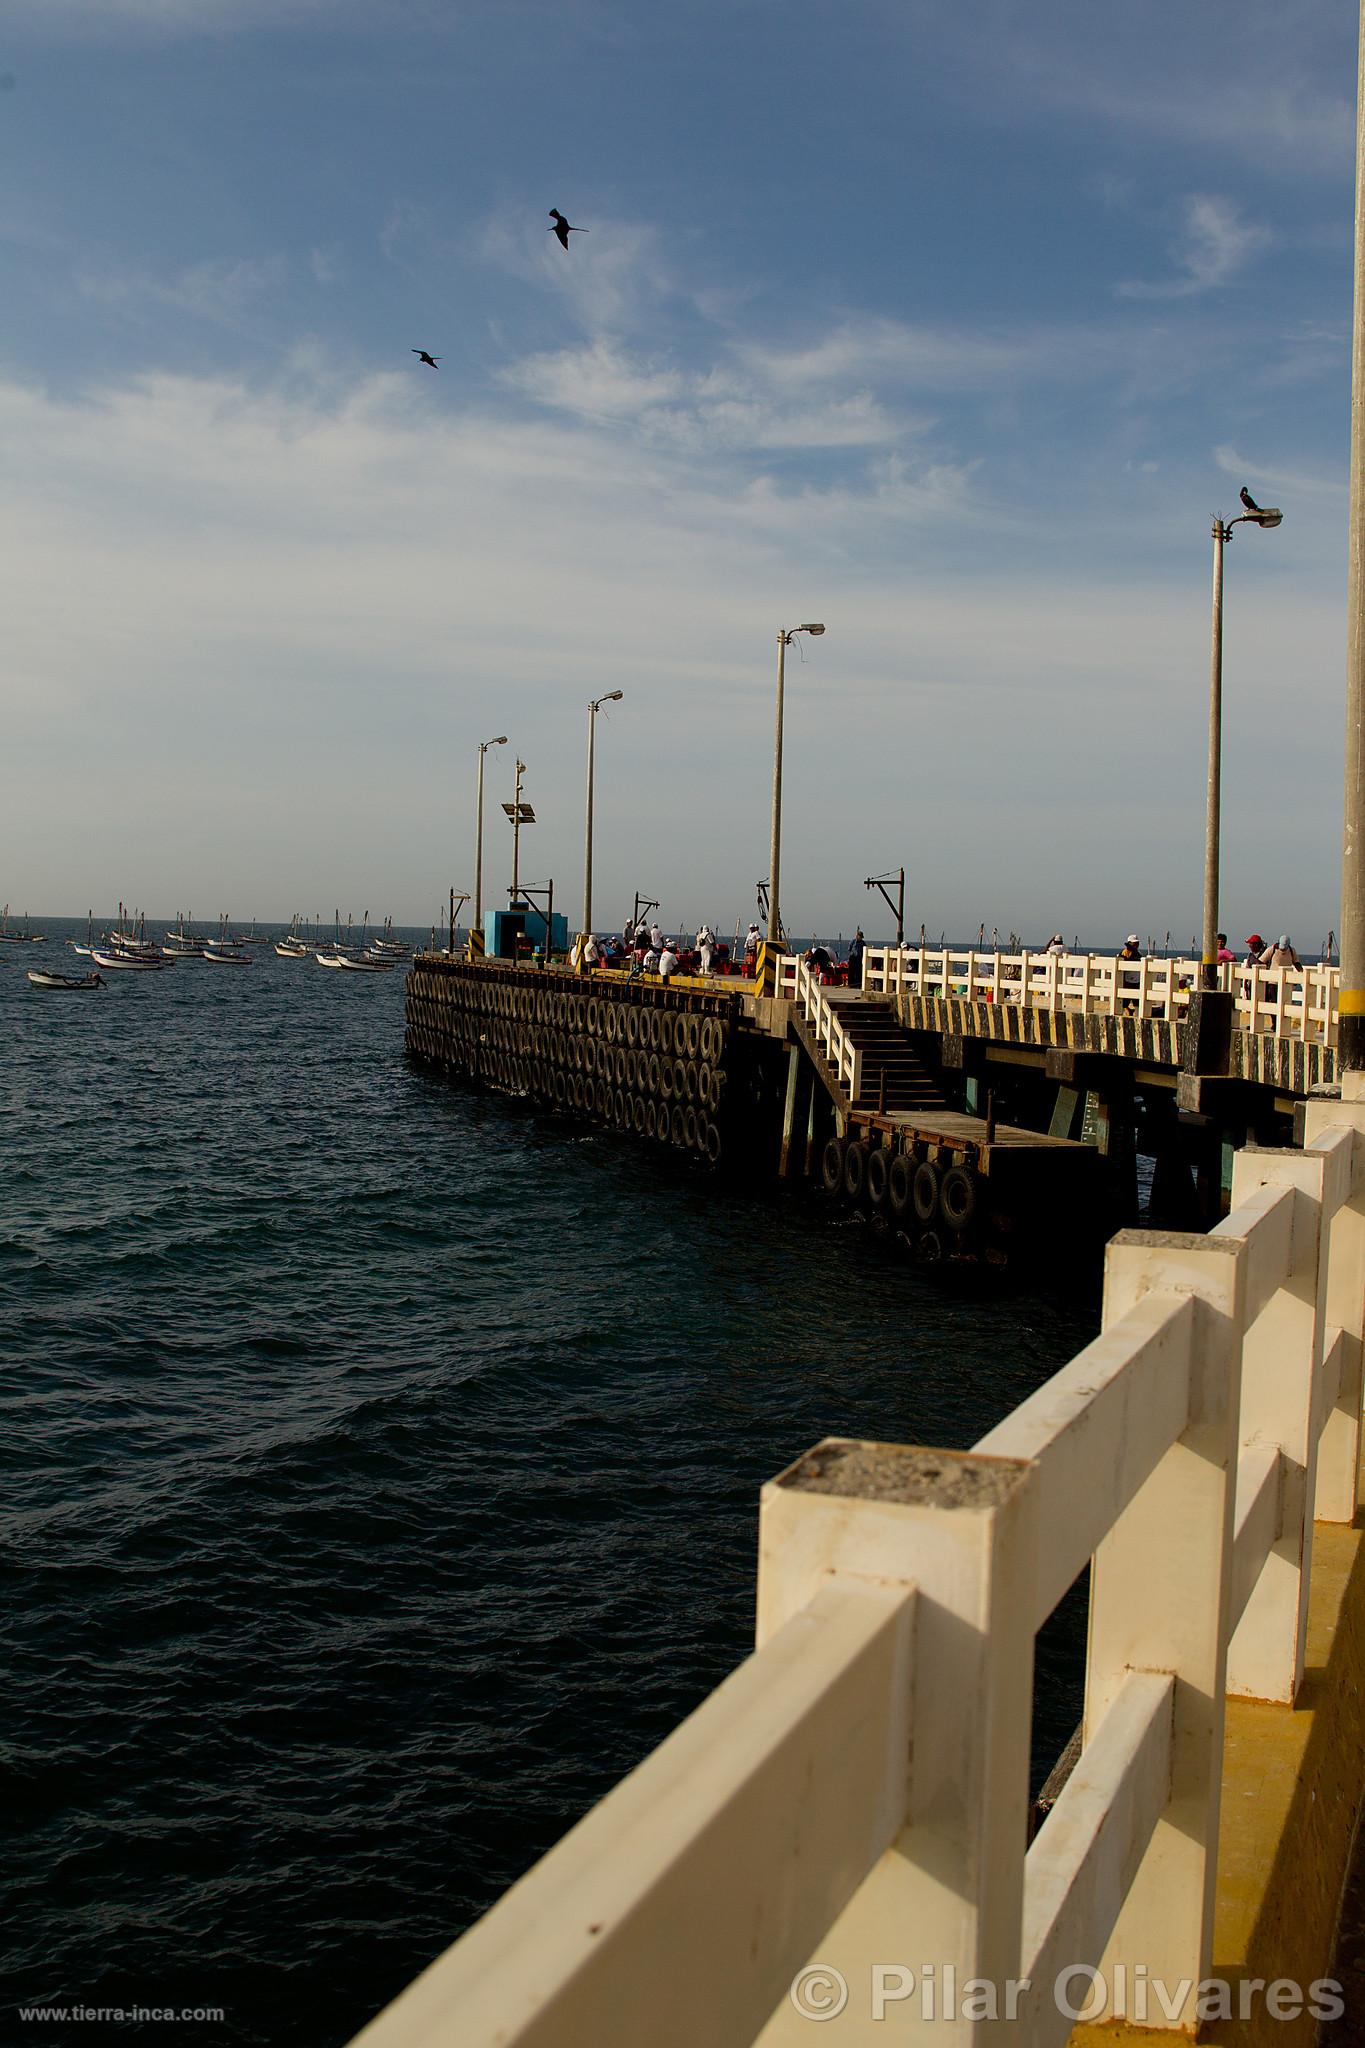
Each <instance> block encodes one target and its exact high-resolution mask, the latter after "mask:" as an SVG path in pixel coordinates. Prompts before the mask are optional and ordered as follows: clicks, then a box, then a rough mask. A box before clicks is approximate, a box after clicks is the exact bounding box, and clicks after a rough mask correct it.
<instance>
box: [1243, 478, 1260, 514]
mask: <svg viewBox="0 0 1365 2048" xmlns="http://www.w3.org/2000/svg"><path fill="white" fill-rule="evenodd" d="M1241 499H1242V503H1243V504H1244V505H1245V506H1246V508H1247V511H1248V512H1261V511H1264V509H1265V508H1264V506H1262V505H1258V504H1257V503H1256V500H1255V499H1254V498H1253V497H1252V495H1251V493H1250V491H1249V490H1248V489H1247V487H1246V485H1245V484H1243V485H1242V489H1241Z"/></svg>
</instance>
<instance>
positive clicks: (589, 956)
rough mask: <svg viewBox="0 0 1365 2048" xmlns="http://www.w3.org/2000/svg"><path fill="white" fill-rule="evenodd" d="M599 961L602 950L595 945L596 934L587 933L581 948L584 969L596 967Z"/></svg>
mask: <svg viewBox="0 0 1365 2048" xmlns="http://www.w3.org/2000/svg"><path fill="white" fill-rule="evenodd" d="M601 959H602V949H601V947H600V946H599V945H598V943H597V934H596V933H595V932H589V933H588V936H587V940H586V942H585V944H584V947H583V965H584V966H585V967H596V966H598V965H599V964H600V962H601Z"/></svg>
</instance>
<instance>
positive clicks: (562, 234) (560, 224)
mask: <svg viewBox="0 0 1365 2048" xmlns="http://www.w3.org/2000/svg"><path fill="white" fill-rule="evenodd" d="M550 219H551V220H552V221H553V222H554V226H553V227H552V228H546V230H545V232H546V234H547V235H558V237H559V246H560V248H561V249H567V248H568V246H569V237H570V235H586V234H587V232H588V230H587V229H586V228H571V227H570V226H569V223H568V222H567V221H566V220H565V218H564V216H563V214H562V213H561V212H560V210H559V208H558V207H557V206H552V207H551V208H550Z"/></svg>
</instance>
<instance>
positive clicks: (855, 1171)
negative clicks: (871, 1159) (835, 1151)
mask: <svg viewBox="0 0 1365 2048" xmlns="http://www.w3.org/2000/svg"><path fill="white" fill-rule="evenodd" d="M866 1188H867V1146H866V1145H865V1144H864V1143H863V1141H862V1139H861V1138H855V1139H854V1140H853V1142H852V1143H851V1144H849V1145H846V1146H845V1147H844V1193H845V1194H846V1195H847V1196H848V1199H849V1201H850V1202H861V1200H862V1199H863V1194H864V1192H865V1190H866Z"/></svg>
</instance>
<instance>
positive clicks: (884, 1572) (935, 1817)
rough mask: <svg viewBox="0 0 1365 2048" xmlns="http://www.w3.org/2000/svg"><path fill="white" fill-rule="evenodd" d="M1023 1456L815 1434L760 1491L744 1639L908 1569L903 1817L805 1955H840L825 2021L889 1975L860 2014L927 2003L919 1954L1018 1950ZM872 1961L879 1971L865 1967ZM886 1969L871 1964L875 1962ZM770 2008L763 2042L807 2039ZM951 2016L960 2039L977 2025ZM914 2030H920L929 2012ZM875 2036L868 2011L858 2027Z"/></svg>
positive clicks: (1007, 1955) (1025, 1632) (852, 2034)
mask: <svg viewBox="0 0 1365 2048" xmlns="http://www.w3.org/2000/svg"><path fill="white" fill-rule="evenodd" d="M1031 1480H1032V1468H1031V1467H1030V1466H1029V1465H1028V1464H1026V1463H1024V1462H1022V1461H1020V1460H1017V1459H1013V1458H992V1457H979V1456H973V1455H962V1454H956V1453H952V1452H943V1451H927V1450H921V1449H913V1448H907V1447H905V1446H901V1445H884V1444H862V1443H854V1442H845V1441H843V1440H839V1439H832V1440H827V1441H826V1442H825V1443H822V1444H820V1445H817V1447H816V1448H815V1449H814V1450H813V1451H810V1452H808V1453H807V1454H806V1456H805V1457H804V1458H801V1459H799V1460H798V1461H797V1463H796V1464H795V1465H793V1466H791V1467H790V1468H789V1470H788V1471H786V1472H784V1473H783V1474H782V1475H781V1476H780V1477H779V1478H778V1479H776V1480H774V1481H772V1482H771V1483H770V1484H769V1485H767V1486H765V1487H764V1489H763V1493H762V1506H761V1513H760V1532H759V1585H758V1644H759V1647H760V1649H761V1648H762V1646H763V1644H764V1643H765V1642H766V1641H767V1640H768V1638H769V1637H770V1636H771V1635H772V1634H773V1633H774V1631H776V1630H778V1629H781V1628H782V1627H783V1625H784V1624H785V1623H786V1622H787V1621H789V1620H790V1619H791V1617H792V1616H793V1615H795V1614H797V1613H799V1612H800V1611H802V1610H803V1609H804V1608H805V1607H806V1606H808V1604H809V1603H810V1601H811V1600H812V1599H813V1597H814V1596H815V1594H816V1593H817V1591H818V1590H819V1588H820V1587H821V1586H822V1585H823V1584H826V1583H828V1582H829V1581H830V1580H831V1578H832V1577H834V1578H837V1580H838V1581H839V1582H840V1583H844V1584H857V1583H858V1582H859V1581H870V1582H872V1583H873V1584H882V1583H885V1582H886V1581H888V1580H890V1581H892V1582H894V1581H896V1580H898V1579H905V1580H913V1582H914V1585H915V1587H916V1589H917V1598H916V1603H915V1639H914V1647H913V1653H912V1656H911V1687H912V1691H911V1701H910V1716H909V1726H910V1729H911V1732H912V1742H911V1746H910V1752H909V1754H908V1755H907V1756H906V1759H905V1772H906V1778H905V1820H906V1826H905V1828H904V1831H903V1832H902V1833H901V1835H900V1836H899V1838H898V1840H897V1841H896V1842H895V1843H894V1844H893V1845H892V1847H891V1848H890V1849H888V1850H887V1852H886V1853H885V1855H883V1856H882V1858H881V1859H880V1861H879V1862H878V1863H877V1864H876V1865H875V1866H874V1867H873V1869H872V1871H871V1873H870V1875H869V1876H868V1877H867V1878H866V1880H865V1881H864V1882H863V1884H862V1885H861V1886H860V1887H859V1889H858V1891H857V1892H856V1893H855V1894H854V1896H853V1898H852V1900H851V1902H850V1904H849V1905H848V1907H847V1908H846V1909H845V1911H844V1912H843V1913H842V1914H841V1915H840V1916H839V1918H838V1919H837V1920H836V1921H835V1923H834V1925H833V1927H832V1928H831V1929H830V1932H829V1934H828V1936H827V1937H826V1939H825V1940H824V1941H823V1942H821V1943H820V1944H819V1945H818V1946H817V1949H816V1951H815V1955H814V1958H813V1960H818V1961H819V1962H821V1963H823V1964H827V1965H832V1966H833V1967H834V1968H837V1969H838V1970H840V1971H841V1972H842V1973H843V1976H844V1979H845V1980H846V1982H847V1984H848V1986H849V1989H850V1999H849V2005H848V2009H847V2011H846V2013H845V2014H844V2015H843V2016H842V2018H841V2020H840V2023H839V2026H838V2027H836V2028H835V2029H833V2034H834V2037H835V2038H837V2039H842V2040H853V2039H858V2040H860V2039H862V2038H863V2029H864V2028H866V2027H867V2026H868V2025H869V2023H871V2022H872V2021H873V2020H874V2012H873V2010H872V2009H871V2008H870V2006H869V1997H870V1995H873V1994H875V1987H876V1985H877V1984H878V1983H879V1982H880V1983H882V1984H883V1985H885V1984H886V1983H887V1982H888V1981H892V1982H894V1983H895V1985H896V1986H897V1990H896V1993H895V1996H896V2000H897V2002H896V2003H895V2004H894V2005H893V2006H889V2007H888V2008H887V2009H886V2010H885V2011H884V2012H882V2013H880V2014H876V2015H875V2018H877V2019H890V2020H892V2021H893V2022H894V2023H895V2024H894V2025H893V2026H892V2027H891V2028H890V2029H889V2031H890V2032H892V2033H896V2032H898V2031H900V2030H901V2029H905V2030H909V2031H913V2030H914V2027H915V2025H916V2024H917V2023H918V2022H919V2021H921V2020H924V2019H926V2018H927V2019H929V2020H932V2019H933V2014H932V2012H931V2013H929V2014H927V2015H926V2014H925V2012H924V2011H923V2009H922V2007H915V2006H913V2005H912V2004H911V2002H910V2001H909V1998H908V1994H907V1992H906V1989H905V1986H906V1985H907V1984H909V1983H911V1982H912V1981H913V1979H914V1977H915V1973H917V1972H920V1971H923V1969H924V1968H925V1966H926V1965H928V1966H931V1967H932V1970H933V1972H934V1975H935V1981H936V1982H940V1983H941V1982H942V1980H943V1973H944V1971H945V1970H946V1969H947V1967H948V1966H951V1967H952V1968H953V1970H954V1971H955V1972H956V1981H957V1983H958V1984H963V1983H965V1982H966V1981H967V1980H969V1979H974V1978H980V1979H985V1980H989V1981H990V1982H991V1983H992V1984H995V1985H997V1986H1003V1985H1004V1984H1005V1983H1006V1982H1007V1981H1008V1980H1010V1979H1012V1978H1017V1976H1018V1975H1019V1967H1020V1933H1021V1923H1022V1899H1023V1873H1024V1854H1025V1847H1026V1839H1025V1838H1026V1833H1027V1795H1028V1758H1029V1729H1030V1719H1031V1707H1032V1679H1033V1631H1034V1612H1033V1604H1034V1548H1035V1528H1034V1522H1033V1513H1032V1505H1033V1504H1032V1498H1031ZM879 1972H880V1973H883V1974H882V1975H881V1976H880V1977H879V1976H878V1973H879ZM887 1972H890V1973H891V1978H890V1979H888V1978H887V1976H886V1974H885V1973H887ZM809 2031H810V2029H809V2021H808V2020H807V2019H804V2018H802V2017H800V2016H799V2015H798V2014H797V2013H796V2012H795V2011H794V2010H790V2009H788V2010H779V2011H778V2012H776V2013H774V2015H773V2019H772V2022H771V2023H770V2025H769V2026H768V2027H767V2028H766V2029H765V2030H764V2033H763V2036H762V2040H763V2043H764V2044H765V2048H774V2044H776V2043H778V2042H791V2043H795V2042H806V2043H807V2044H808V2037H809ZM985 2032H986V2022H985V2021H984V2020H974V2019H967V2018H962V2019H959V2021H958V2023H957V2026H956V2027H955V2029H954V2030H953V2039H954V2041H955V2042H958V2043H959V2044H961V2043H965V2042H976V2041H977V2040H979V2039H984V2038H985ZM927 2034H928V2037H929V2038H937V2032H936V2028H935V2026H934V2025H929V2026H928V2028H927ZM870 2038H872V2039H878V2040H879V2039H881V2038H882V2033H881V2029H880V2027H879V2028H878V2031H877V2032H876V2033H875V2034H874V2035H872V2036H870Z"/></svg>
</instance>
